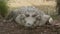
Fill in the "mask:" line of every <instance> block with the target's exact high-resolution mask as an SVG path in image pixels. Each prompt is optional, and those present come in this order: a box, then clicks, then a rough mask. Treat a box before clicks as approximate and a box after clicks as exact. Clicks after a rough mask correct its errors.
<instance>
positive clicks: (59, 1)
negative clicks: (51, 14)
mask: <svg viewBox="0 0 60 34" xmlns="http://www.w3.org/2000/svg"><path fill="white" fill-rule="evenodd" d="M56 1H57V8H58V15H60V0H56Z"/></svg>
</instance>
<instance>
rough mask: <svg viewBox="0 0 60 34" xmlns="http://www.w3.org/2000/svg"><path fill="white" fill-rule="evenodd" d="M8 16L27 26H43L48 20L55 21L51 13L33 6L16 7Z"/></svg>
mask: <svg viewBox="0 0 60 34" xmlns="http://www.w3.org/2000/svg"><path fill="white" fill-rule="evenodd" d="M8 16H9V18H8V19H11V18H12V19H14V20H15V21H16V23H18V24H20V25H22V26H26V27H35V26H41V25H44V24H45V23H46V21H49V22H51V21H53V19H52V18H51V17H50V16H49V15H46V14H45V13H44V12H43V11H41V10H38V9H37V8H35V7H33V6H25V7H20V8H17V9H14V10H12V11H11V13H9V15H8Z"/></svg>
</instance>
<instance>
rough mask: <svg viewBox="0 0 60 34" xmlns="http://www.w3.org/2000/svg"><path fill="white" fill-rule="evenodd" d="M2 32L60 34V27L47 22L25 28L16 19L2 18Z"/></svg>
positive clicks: (14, 33)
mask: <svg viewBox="0 0 60 34" xmlns="http://www.w3.org/2000/svg"><path fill="white" fill-rule="evenodd" d="M0 34H60V27H57V26H51V25H49V24H45V25H43V26H40V27H36V28H24V27H21V26H20V25H18V24H17V23H15V22H14V21H12V22H10V21H6V22H5V20H4V19H0Z"/></svg>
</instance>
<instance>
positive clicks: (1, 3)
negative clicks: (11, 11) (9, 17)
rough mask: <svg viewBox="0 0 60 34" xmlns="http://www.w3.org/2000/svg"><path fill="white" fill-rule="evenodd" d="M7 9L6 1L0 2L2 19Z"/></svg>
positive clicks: (1, 0) (0, 0)
mask: <svg viewBox="0 0 60 34" xmlns="http://www.w3.org/2000/svg"><path fill="white" fill-rule="evenodd" d="M7 11H8V7H7V2H6V0H0V15H2V16H3V17H4V16H5V15H6V14H7Z"/></svg>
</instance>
